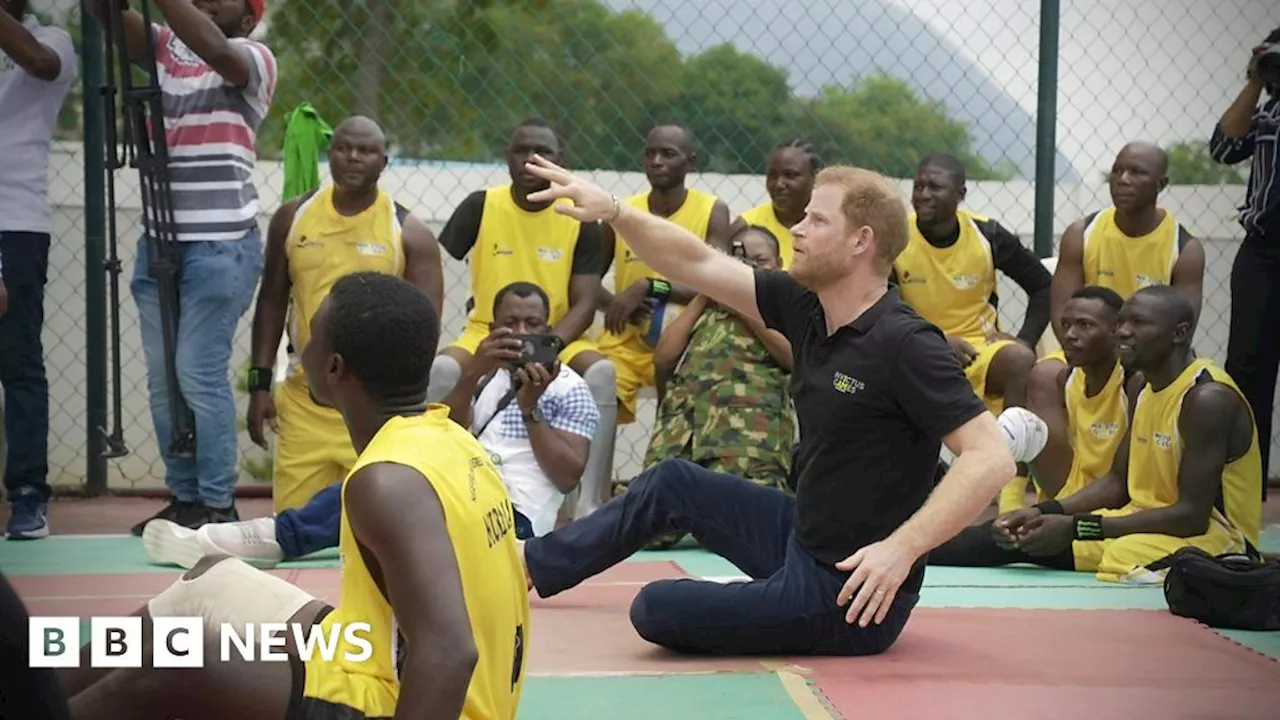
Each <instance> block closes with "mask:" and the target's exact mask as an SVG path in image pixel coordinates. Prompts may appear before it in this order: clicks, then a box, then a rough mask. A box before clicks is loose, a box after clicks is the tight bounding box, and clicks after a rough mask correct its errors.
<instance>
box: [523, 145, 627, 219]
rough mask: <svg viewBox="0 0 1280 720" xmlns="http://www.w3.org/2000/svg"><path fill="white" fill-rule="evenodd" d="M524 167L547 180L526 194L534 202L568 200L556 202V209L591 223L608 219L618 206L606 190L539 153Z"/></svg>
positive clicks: (563, 213)
mask: <svg viewBox="0 0 1280 720" xmlns="http://www.w3.org/2000/svg"><path fill="white" fill-rule="evenodd" d="M524 166H525V169H526V170H528V171H529V172H530V173H532V174H534V175H537V176H538V177H540V178H542V179H543V180H547V181H549V182H550V183H551V187H549V188H547V189H546V190H539V191H538V192H536V193H530V194H529V201H530V202H535V203H543V202H553V201H555V200H560V199H561V198H564V199H568V200H571V201H572V202H573V204H572V205H566V204H557V205H556V206H555V208H556V212H558V213H560V214H561V215H568V216H569V217H571V218H573V219H574V220H577V221H578V222H595V221H597V220H605V219H608V218H612V217H613V214H614V213H615V212H616V211H617V209H618V207H619V205H618V202H617V200H616V199H615V198H614V196H613V195H612V194H611V193H609V191H607V190H605V189H604V188H601V187H599V186H597V185H593V184H592V183H590V182H587V181H586V180H583V179H582V178H579V177H575V176H574V175H573V174H572V173H570V172H569V171H568V170H565V169H564V168H562V167H560V166H559V165H556V164H555V163H553V162H551V161H550V160H548V159H546V158H544V157H542V156H541V155H534V156H533V159H532V160H530V161H529V162H527V163H525V165H524Z"/></svg>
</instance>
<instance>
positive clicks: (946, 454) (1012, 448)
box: [941, 407, 1049, 465]
mask: <svg viewBox="0 0 1280 720" xmlns="http://www.w3.org/2000/svg"><path fill="white" fill-rule="evenodd" d="M996 425H997V426H998V427H999V428H1000V433H1001V434H1002V435H1004V440H1005V444H1006V445H1008V447H1009V453H1010V454H1011V455H1013V460H1014V462H1031V461H1032V460H1034V459H1036V456H1038V455H1039V454H1040V452H1041V451H1043V450H1044V446H1045V445H1046V444H1047V443H1048V442H1049V426H1048V425H1045V423H1044V420H1041V419H1040V416H1038V415H1036V414H1035V413H1033V412H1031V411H1030V410H1027V409H1026V408H1020V407H1011V408H1009V409H1007V410H1005V411H1004V412H1002V413H1000V416H999V417H997V418H996ZM941 459H942V462H944V463H946V464H948V465H950V464H951V463H953V462H955V459H956V456H955V453H953V452H951V450H950V449H948V448H947V446H946V445H943V446H942V453H941Z"/></svg>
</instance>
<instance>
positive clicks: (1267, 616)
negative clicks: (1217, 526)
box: [1152, 547, 1280, 630]
mask: <svg viewBox="0 0 1280 720" xmlns="http://www.w3.org/2000/svg"><path fill="white" fill-rule="evenodd" d="M1158 565H1159V566H1160V567H1167V568H1169V572H1168V574H1167V575H1166V576H1165V579H1164V598H1165V600H1166V601H1167V602H1168V603H1169V610H1170V611H1171V612H1172V613H1173V614H1174V615H1178V616H1180V617H1185V618H1191V619H1193V620H1198V621H1199V622H1202V623H1204V624H1205V625H1208V626H1209V627H1215V628H1224V629H1231V630H1280V561H1277V560H1262V559H1258V558H1254V557H1250V556H1248V555H1219V556H1217V557H1215V556H1213V555H1210V554H1209V553H1207V552H1205V551H1203V550H1201V549H1199V548H1194V547H1185V548H1182V549H1180V550H1178V551H1177V552H1175V553H1174V554H1173V555H1170V556H1169V557H1168V558H1166V559H1165V560H1163V561H1161V562H1160V563H1158ZM1152 569H1159V568H1158V567H1154V566H1153V567H1152Z"/></svg>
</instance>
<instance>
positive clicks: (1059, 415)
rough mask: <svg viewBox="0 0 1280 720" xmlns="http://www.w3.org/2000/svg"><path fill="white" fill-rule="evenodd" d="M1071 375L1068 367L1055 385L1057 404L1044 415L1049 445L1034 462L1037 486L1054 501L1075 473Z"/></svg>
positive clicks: (1063, 369) (1046, 445) (1033, 470)
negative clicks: (1069, 397)
mask: <svg viewBox="0 0 1280 720" xmlns="http://www.w3.org/2000/svg"><path fill="white" fill-rule="evenodd" d="M1070 375H1071V368H1068V367H1064V368H1062V369H1061V370H1059V371H1058V377H1057V380H1056V381H1055V383H1054V390H1055V391H1056V392H1055V394H1054V404H1053V411H1052V412H1042V413H1041V414H1040V419H1042V420H1044V424H1045V425H1046V426H1047V427H1048V429H1049V432H1048V436H1049V441H1048V442H1047V443H1046V444H1045V446H1044V449H1043V450H1041V451H1040V454H1039V455H1037V456H1036V458H1035V459H1034V460H1032V461H1031V472H1032V474H1033V475H1035V478H1036V485H1038V486H1039V487H1040V490H1041V491H1042V492H1043V493H1044V494H1045V495H1046V496H1048V497H1054V496H1055V495H1057V494H1058V492H1059V491H1060V490H1062V486H1063V485H1065V484H1066V482H1067V476H1068V475H1070V473H1071V464H1072V463H1073V462H1075V450H1074V449H1073V448H1072V447H1071V427H1070V425H1069V423H1070V419H1069V417H1068V415H1067V398H1066V385H1067V378H1068V377H1069V376H1070Z"/></svg>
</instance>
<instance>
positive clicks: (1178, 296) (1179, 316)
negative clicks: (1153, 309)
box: [1129, 285, 1196, 327]
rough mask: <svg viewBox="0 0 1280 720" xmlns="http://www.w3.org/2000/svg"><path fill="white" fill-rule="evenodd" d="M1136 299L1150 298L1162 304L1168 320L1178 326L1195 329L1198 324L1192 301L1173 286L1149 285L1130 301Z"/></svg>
mask: <svg viewBox="0 0 1280 720" xmlns="http://www.w3.org/2000/svg"><path fill="white" fill-rule="evenodd" d="M1136 297H1150V298H1153V299H1155V300H1156V301H1157V302H1159V304H1160V310H1161V312H1162V313H1167V315H1168V319H1169V320H1172V321H1173V323H1174V324H1175V325H1176V324H1178V323H1190V324H1191V325H1192V326H1193V327H1194V326H1195V323H1196V309H1195V307H1194V306H1192V304H1191V299H1190V298H1188V297H1187V296H1186V294H1185V293H1183V292H1182V291H1181V290H1179V289H1177V288H1175V287H1173V286H1172V285H1148V286H1147V287H1144V288H1141V289H1139V290H1138V291H1137V292H1135V293H1134V294H1133V295H1131V296H1130V297H1129V299H1130V300H1132V299H1133V298H1136Z"/></svg>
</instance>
